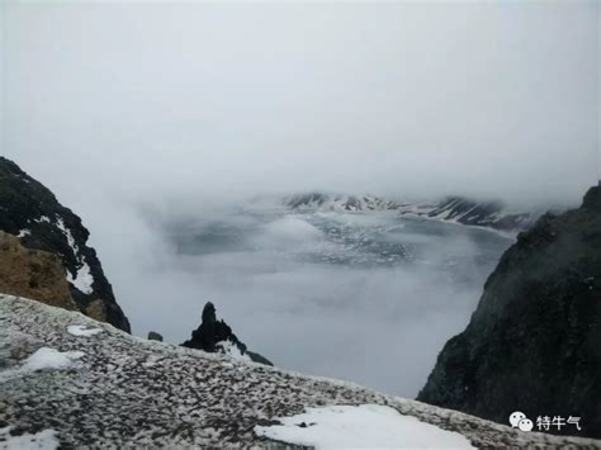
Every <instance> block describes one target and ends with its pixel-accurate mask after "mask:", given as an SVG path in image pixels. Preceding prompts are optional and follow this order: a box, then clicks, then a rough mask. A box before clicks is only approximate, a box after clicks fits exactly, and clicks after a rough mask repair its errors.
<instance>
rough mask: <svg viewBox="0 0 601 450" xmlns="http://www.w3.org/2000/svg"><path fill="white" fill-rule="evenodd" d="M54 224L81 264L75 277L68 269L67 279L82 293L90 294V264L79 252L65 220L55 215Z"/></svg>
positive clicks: (92, 281)
mask: <svg viewBox="0 0 601 450" xmlns="http://www.w3.org/2000/svg"><path fill="white" fill-rule="evenodd" d="M56 226H57V227H58V229H59V230H61V232H62V233H63V234H64V235H65V238H67V242H68V243H69V247H71V249H72V250H73V254H74V255H75V257H76V258H77V260H78V262H79V264H80V265H81V266H80V267H79V269H77V273H76V274H75V277H74V276H73V274H71V273H70V272H69V271H67V281H68V282H69V283H71V284H72V285H73V286H75V287H76V288H77V289H79V290H80V291H81V292H83V293H84V294H91V293H92V292H94V289H93V288H92V284H93V283H94V277H93V276H92V273H91V271H90V266H89V265H88V263H87V262H86V260H85V257H84V256H83V255H81V253H80V252H79V246H78V245H77V243H76V242H75V238H74V237H73V234H72V233H71V230H69V228H67V227H66V226H65V221H64V220H63V218H62V217H57V219H56Z"/></svg>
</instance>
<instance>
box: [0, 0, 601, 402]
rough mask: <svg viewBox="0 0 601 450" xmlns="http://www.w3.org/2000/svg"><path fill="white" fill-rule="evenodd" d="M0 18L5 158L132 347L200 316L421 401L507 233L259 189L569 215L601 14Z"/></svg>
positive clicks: (581, 178) (586, 10)
mask: <svg viewBox="0 0 601 450" xmlns="http://www.w3.org/2000/svg"><path fill="white" fill-rule="evenodd" d="M599 5H600V3H599V2H596V1H574V2H561V1H556V2H504V1H499V2H495V1H490V2H419V3H418V2H379V3H368V2H355V3H352V2H347V3H337V2H331V3H311V2H309V3H306V2H289V3H288V2H284V3H283V4H276V3H271V2H250V3H244V2H241V3H231V2H177V3H172V2H169V3H167V2H125V3H120V2H114V3H102V2H100V3H98V2H95V3H93V2H20V1H11V0H9V1H0V52H1V57H0V86H1V89H2V92H1V94H2V95H0V143H1V144H2V149H1V153H2V155H5V156H7V157H9V158H11V159H13V160H15V162H17V163H18V164H19V165H20V166H21V167H22V168H23V169H24V170H25V171H27V172H28V173H29V174H30V175H31V176H33V177H34V178H36V179H38V180H39V181H41V182H42V183H44V184H45V185H46V186H48V187H49V188H50V189H51V190H52V191H53V192H54V193H55V194H56V196H57V197H58V199H59V200H60V201H61V202H62V203H63V204H65V205H66V206H68V207H70V208H71V209H72V210H73V211H74V212H76V213H77V214H78V215H79V216H81V218H82V220H83V223H84V224H85V225H86V227H87V228H88V229H89V230H90V232H91V234H90V244H91V245H92V246H94V247H95V248H96V250H97V251H98V255H99V257H100V260H101V261H102V264H103V267H104V270H105V272H106V274H107V277H108V279H109V280H110V282H111V283H112V285H113V287H114V290H115V294H116V297H117V299H118V302H119V304H120V305H121V306H122V307H123V309H124V311H125V313H126V315H127V316H128V317H129V319H130V320H131V322H132V325H133V331H134V333H136V334H139V335H146V333H147V332H148V331H149V330H151V329H152V330H155V331H158V332H161V333H163V334H164V335H165V337H166V338H167V340H168V341H170V342H173V343H180V342H182V341H183V340H184V339H186V338H188V336H189V334H190V332H191V330H192V329H193V328H195V327H197V326H198V324H199V322H200V312H201V309H202V307H203V305H204V304H205V302H206V301H208V300H211V301H213V302H214V303H215V304H216V306H217V310H218V314H219V315H220V316H222V317H223V318H225V320H226V321H227V322H228V323H229V324H230V325H231V326H232V328H233V330H234V331H235V332H236V333H237V334H238V336H239V337H240V339H241V340H243V341H244V342H246V343H247V344H248V345H249V347H250V348H251V349H254V350H256V351H258V352H261V353H263V354H265V356H267V357H269V358H270V359H272V360H273V361H274V362H275V364H276V365H278V366H280V367H284V368H291V369H298V370H302V371H303V372H307V373H314V374H319V375H328V376H336V377H341V378H345V379H351V380H353V381H356V382H359V383H364V384H366V385H368V386H371V387H375V388H379V389H382V390H385V391H387V392H392V393H397V394H400V395H405V396H413V395H415V394H416V393H417V390H418V389H419V388H420V387H421V386H422V385H423V384H424V382H425V380H426V376H427V375H428V373H429V371H430V369H431V368H432V367H433V365H434V361H435V358H436V354H437V352H438V351H439V350H440V349H441V348H442V345H443V344H444V342H445V341H446V340H447V339H448V338H449V337H450V336H452V335H453V334H455V333H457V332H459V331H460V330H461V329H462V328H463V327H464V326H465V325H466V324H467V322H468V319H469V316H470V314H471V313H472V312H473V310H474V308H475V306H476V303H477V301H478V298H479V296H480V294H481V291H482V286H483V283H484V281H485V279H486V277H487V276H488V274H489V273H490V272H491V271H492V269H493V268H494V266H495V263H496V261H497V260H498V258H499V256H500V254H501V253H502V251H503V249H504V248H506V247H507V246H508V245H509V244H510V242H511V241H510V240H508V239H506V238H503V237H502V236H499V235H496V234H494V233H491V232H487V231H483V230H476V229H468V228H464V227H459V226H455V225H448V224H440V223H431V222H417V221H414V220H410V219H400V218H398V217H396V216H395V215H394V214H388V213H370V214H363V215H362V214H345V213H336V214H334V213H332V214H330V213H327V214H324V213H305V214H295V213H292V212H290V211H286V210H284V209H283V208H282V207H281V205H279V204H278V203H277V202H272V203H269V202H267V203H262V202H258V201H249V200H248V198H249V197H253V196H282V195H290V194H293V193H295V192H304V191H307V190H324V191H331V192H343V193H349V194H360V193H365V192H370V193H373V194H376V195H379V196H382V197H385V198H390V199H397V198H398V199H403V200H404V199H409V200H410V199H419V200H421V199H426V200H431V199H438V198H440V197H443V196H447V195H464V196H468V197H474V198H478V199H484V200H491V199H496V198H500V199H503V200H507V201H509V202H510V203H511V204H512V205H517V207H518V209H520V210H531V208H534V209H537V208H539V207H540V206H541V205H545V206H546V205H549V206H557V205H561V206H564V205H568V206H574V205H576V204H578V203H579V202H580V199H581V197H582V194H583V193H584V192H585V190H586V189H587V188H588V187H589V186H590V185H591V184H594V183H596V180H597V179H598V178H599V163H598V152H599V130H600V127H599V118H600V115H599V100H598V99H599V92H600V89H599V86H600V84H599V80H600V79H601V78H600V71H599V69H600V68H601V64H600V58H599V55H600V54H601V53H600V51H599V49H600V45H601V38H600V36H601V34H600V25H599V24H600V23H601V20H600V19H601V8H600V7H599Z"/></svg>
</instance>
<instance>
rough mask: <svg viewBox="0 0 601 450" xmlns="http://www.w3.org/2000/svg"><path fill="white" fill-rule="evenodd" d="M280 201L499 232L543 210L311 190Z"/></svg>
mask: <svg viewBox="0 0 601 450" xmlns="http://www.w3.org/2000/svg"><path fill="white" fill-rule="evenodd" d="M284 204H285V205H286V206H287V207H288V208H291V209H293V210H295V211H298V212H307V211H340V212H368V211H398V212H399V214H401V215H403V216H413V217H421V218H425V219H430V220H439V221H443V222H453V223H458V224H462V225H469V226H480V227H487V228H493V229H496V230H502V231H509V232H511V231H521V230H524V229H526V228H528V227H529V226H530V225H531V224H532V223H533V222H534V221H535V220H536V219H537V218H538V217H539V216H540V215H541V214H542V213H543V212H544V211H543V210H540V211H539V210H537V211H528V212H524V211H518V210H514V209H511V208H509V207H508V206H507V205H505V204H504V203H503V202H501V201H477V200H471V199H468V198H465V197H459V196H453V197H445V198H443V199H441V200H436V201H430V202H415V201H411V202H410V201H393V200H387V199H383V198H381V197H377V196H374V195H367V194H366V195H342V194H327V193H321V192H311V193H305V194H296V195H291V196H289V197H286V198H285V199H284Z"/></svg>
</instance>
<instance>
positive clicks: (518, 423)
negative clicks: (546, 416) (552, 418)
mask: <svg viewBox="0 0 601 450" xmlns="http://www.w3.org/2000/svg"><path fill="white" fill-rule="evenodd" d="M509 424H510V425H511V427H512V428H518V429H520V430H522V431H531V430H532V428H534V424H533V423H532V421H531V420H530V419H528V417H526V414H524V413H523V412H521V411H514V412H512V413H511V414H510V415H509Z"/></svg>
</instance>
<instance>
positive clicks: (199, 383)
mask: <svg viewBox="0 0 601 450" xmlns="http://www.w3.org/2000/svg"><path fill="white" fill-rule="evenodd" d="M361 405H365V406H361ZM353 406H357V407H358V408H353ZM345 426H352V427H353V432H354V434H355V435H359V436H361V437H362V440H361V441H358V442H359V443H360V444H361V445H364V446H366V447H373V446H375V445H378V444H379V443H382V442H385V443H389V444H391V443H396V442H398V443H399V445H401V446H402V445H403V444H404V443H407V442H411V443H412V444H413V445H414V446H423V445H436V446H454V447H456V446H460V447H467V446H475V447H501V446H502V447H507V446H521V447H526V446H529V447H532V446H534V445H539V446H542V445H548V446H559V445H573V446H575V445H589V446H590V447H591V448H592V447H597V448H601V442H600V441H589V440H583V439H577V438H571V437H558V436H552V435H546V434H540V433H534V432H523V431H519V430H516V429H512V428H510V427H508V426H503V425H498V424H495V423H492V422H487V421H485V420H481V419H478V418H475V417H472V416H469V415H466V414H462V413H458V412H454V411H450V410H446V409H442V408H437V407H433V406H429V405H426V404H423V403H420V402H416V401H412V400H405V399H401V398H396V397H392V396H386V395H383V394H380V393H377V392H374V391H371V390H369V389H365V388H362V387H360V386H357V385H353V384H349V383H344V382H341V381H335V380H330V379H322V378H316V377H309V376H304V375H301V374H297V373H293V372H288V371H284V370H280V369H275V368H271V367H267V366H265V365H261V364H255V363H252V362H247V361H243V360H240V359H235V358H231V357H229V356H228V355H221V354H211V353H205V352H203V351H199V350H194V349H187V348H183V347H178V346H172V345H168V344H164V343H161V342H156V341H148V340H145V339H141V338H136V337H132V336H130V335H128V334H126V333H124V332H122V331H120V330H118V329H116V328H114V327H112V326H111V325H108V324H106V323H102V322H97V321H94V320H92V319H90V318H88V317H86V316H84V315H82V314H80V313H77V312H71V311H66V310H63V309H59V308H54V307H51V306H48V305H45V304H42V303H39V302H35V301H31V300H26V299H22V298H17V297H12V296H8V295H0V448H2V447H8V448H21V447H23V446H26V445H29V446H32V445H37V446H38V448H44V446H45V448H56V447H57V446H62V447H65V448H71V447H80V446H90V447H96V448H107V447H113V448H114V447H125V446H131V445H136V446H156V447H164V448H167V447H168V448H173V447H176V446H191V445H196V446H205V447H206V446H212V447H228V448H232V447H243V448H251V447H253V448H265V447H271V448H274V446H281V445H282V442H288V443H289V444H291V445H293V444H297V445H303V443H310V444H311V443H313V444H312V445H317V446H318V448H319V447H320V446H323V445H327V444H332V443H333V444H336V443H337V442H338V441H332V440H331V439H332V438H334V439H335V438H336V437H335V433H336V432H338V433H340V430H342V429H344V427H345ZM386 430H388V431H386ZM374 433H375V434H374ZM383 433H384V434H383ZM408 433H411V435H408ZM370 436H371V437H370ZM376 438H377V439H376ZM341 439H342V436H341ZM386 439H391V440H386ZM433 439H435V441H433ZM347 442H348V441H342V440H341V441H339V443H340V445H343V446H344V445H345V443H347Z"/></svg>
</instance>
